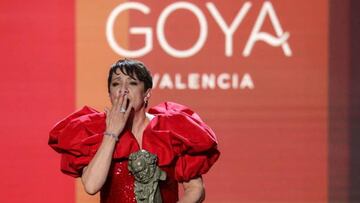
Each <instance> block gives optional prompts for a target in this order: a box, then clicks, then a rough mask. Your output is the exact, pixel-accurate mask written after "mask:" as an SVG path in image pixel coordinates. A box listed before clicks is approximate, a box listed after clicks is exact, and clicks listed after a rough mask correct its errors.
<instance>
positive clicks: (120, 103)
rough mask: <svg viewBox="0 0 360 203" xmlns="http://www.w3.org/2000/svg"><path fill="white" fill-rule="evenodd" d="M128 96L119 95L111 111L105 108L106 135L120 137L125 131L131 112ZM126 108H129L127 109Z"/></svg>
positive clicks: (125, 94) (124, 94) (125, 93)
mask: <svg viewBox="0 0 360 203" xmlns="http://www.w3.org/2000/svg"><path fill="white" fill-rule="evenodd" d="M127 100H128V94H127V92H124V93H119V92H118V93H117V95H116V98H115V100H114V102H113V104H112V107H111V109H109V108H105V113H106V133H110V134H115V135H116V136H119V134H120V133H121V132H122V131H123V130H124V127H125V125H126V122H127V119H128V117H129V115H130V112H131V108H132V105H131V101H130V103H129V104H128V105H127V104H126V103H127ZM126 107H128V108H127V109H126Z"/></svg>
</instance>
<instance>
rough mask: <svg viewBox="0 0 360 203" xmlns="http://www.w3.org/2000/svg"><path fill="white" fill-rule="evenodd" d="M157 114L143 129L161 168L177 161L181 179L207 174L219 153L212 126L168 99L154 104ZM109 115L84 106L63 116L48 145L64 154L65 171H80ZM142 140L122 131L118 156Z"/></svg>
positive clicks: (145, 146)
mask: <svg viewBox="0 0 360 203" xmlns="http://www.w3.org/2000/svg"><path fill="white" fill-rule="evenodd" d="M149 113H150V114H153V115H155V117H154V118H153V120H151V122H150V123H149V125H148V126H147V127H146V129H145V130H144V134H143V141H142V142H143V143H142V147H143V149H145V150H148V151H149V152H152V153H154V154H156V155H157V156H158V158H159V163H158V164H159V166H160V167H168V166H170V165H173V164H174V163H175V178H176V180H177V181H180V182H182V181H188V180H190V179H192V178H194V177H198V176H200V175H202V174H204V173H206V172H207V171H208V170H209V169H210V167H211V166H212V165H213V164H214V163H215V162H216V160H217V159H218V157H219V154H220V153H219V151H218V150H217V140H216V136H215V134H214V133H213V131H212V130H211V129H210V128H209V127H208V126H207V125H206V124H205V123H204V122H203V121H202V120H201V119H200V117H199V116H198V115H197V114H196V113H194V112H193V111H192V110H190V109H189V108H187V107H185V106H183V105H180V104H176V103H172V102H164V103H161V104H159V105H157V106H155V107H153V108H151V109H149ZM105 116H106V115H105V114H104V113H100V112H97V111H96V110H94V109H92V108H89V107H86V106H85V107H83V108H82V109H80V110H79V111H77V112H75V113H73V114H71V115H69V116H68V117H67V118H65V119H64V120H62V121H60V122H59V123H57V124H56V125H55V127H54V128H53V129H52V130H51V131H50V138H49V145H50V146H51V147H52V148H53V149H55V150H56V151H57V152H59V153H61V154H62V159H61V170H62V171H63V172H64V173H65V174H68V175H71V176H73V177H79V176H81V172H82V168H83V167H84V166H86V165H88V164H89V162H90V161H91V159H92V157H93V156H94V155H95V153H96V151H97V149H98V148H99V146H100V143H101V140H102V137H103V132H104V131H105V127H106V124H105ZM138 150H139V145H138V143H137V141H136V139H135V138H134V136H133V135H132V134H131V132H129V131H127V132H125V133H123V134H122V135H120V138H119V142H118V143H117V145H116V147H115V151H114V155H113V158H114V159H126V158H127V157H128V156H129V155H130V154H131V153H132V152H135V151H138Z"/></svg>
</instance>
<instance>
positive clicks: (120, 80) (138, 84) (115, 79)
mask: <svg viewBox="0 0 360 203" xmlns="http://www.w3.org/2000/svg"><path fill="white" fill-rule="evenodd" d="M125 92H127V95H128V96H127V98H128V101H125V102H129V103H130V102H131V103H132V106H129V108H131V107H133V108H134V110H135V111H138V110H139V109H141V108H142V107H143V106H144V99H145V97H147V99H148V97H149V96H150V89H148V90H147V91H146V92H145V91H144V82H142V81H140V80H138V79H137V77H136V75H134V78H131V77H130V76H128V75H125V74H123V73H122V72H121V70H120V69H117V70H116V73H114V74H113V75H112V78H111V83H110V100H111V104H114V102H115V98H116V97H117V96H118V95H119V94H123V93H125Z"/></svg>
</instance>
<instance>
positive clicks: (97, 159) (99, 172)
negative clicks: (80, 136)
mask: <svg viewBox="0 0 360 203" xmlns="http://www.w3.org/2000/svg"><path fill="white" fill-rule="evenodd" d="M115 143H116V140H115V138H113V137H110V136H104V138H103V141H102V143H101V145H100V147H99V149H98V151H97V152H96V154H95V156H94V158H93V159H92V160H91V162H90V163H89V165H88V166H87V167H85V168H84V169H83V174H82V176H81V181H82V183H83V186H84V189H85V191H86V192H87V193H88V194H90V195H94V194H96V193H97V192H98V191H99V190H100V189H101V187H102V186H103V185H104V183H105V181H106V178H107V175H108V172H109V168H110V165H111V160H112V154H113V152H114V146H115Z"/></svg>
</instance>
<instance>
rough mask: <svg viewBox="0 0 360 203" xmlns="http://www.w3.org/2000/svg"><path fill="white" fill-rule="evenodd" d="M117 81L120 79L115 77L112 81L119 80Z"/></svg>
mask: <svg viewBox="0 0 360 203" xmlns="http://www.w3.org/2000/svg"><path fill="white" fill-rule="evenodd" d="M119 79H121V77H116V78H114V79H113V81H114V80H119Z"/></svg>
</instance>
